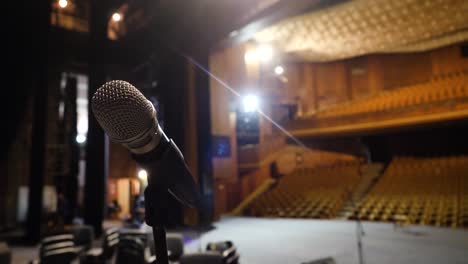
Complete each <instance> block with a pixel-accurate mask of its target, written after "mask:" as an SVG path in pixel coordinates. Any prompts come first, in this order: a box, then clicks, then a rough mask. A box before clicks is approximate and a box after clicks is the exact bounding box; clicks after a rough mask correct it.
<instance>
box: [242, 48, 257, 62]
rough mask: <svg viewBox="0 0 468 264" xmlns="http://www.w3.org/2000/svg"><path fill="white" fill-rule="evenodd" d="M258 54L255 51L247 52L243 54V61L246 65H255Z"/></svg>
mask: <svg viewBox="0 0 468 264" xmlns="http://www.w3.org/2000/svg"><path fill="white" fill-rule="evenodd" d="M258 59H259V58H258V54H257V51H256V50H248V51H247V52H245V55H244V60H245V63H246V64H255V63H257V62H258Z"/></svg>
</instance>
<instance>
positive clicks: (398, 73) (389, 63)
mask: <svg viewBox="0 0 468 264" xmlns="http://www.w3.org/2000/svg"><path fill="white" fill-rule="evenodd" d="M380 60H381V62H382V63H381V65H382V78H383V88H384V89H386V90H391V89H394V88H399V87H402V86H408V85H414V84H418V83H424V82H427V81H429V80H430V78H431V75H432V65H431V63H432V62H431V57H430V54H429V53H427V52H424V53H408V54H386V55H381V56H380Z"/></svg>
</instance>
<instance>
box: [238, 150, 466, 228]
mask: <svg viewBox="0 0 468 264" xmlns="http://www.w3.org/2000/svg"><path fill="white" fill-rule="evenodd" d="M359 171H360V169H359V165H358V164H357V163H351V164H346V165H333V166H329V167H321V168H315V169H299V170H296V171H295V172H294V173H292V174H291V175H286V176H285V177H284V178H283V179H281V180H280V182H279V184H278V185H277V186H276V187H275V188H273V189H272V190H270V191H268V192H266V193H264V194H263V195H261V196H260V197H258V198H257V199H256V200H255V201H254V202H253V203H252V204H251V205H250V206H249V207H248V209H247V210H246V213H247V214H248V215H252V216H262V217H289V218H334V217H336V216H337V212H338V211H339V210H340V209H341V208H343V205H344V204H345V203H346V202H347V201H349V199H350V195H349V194H350V193H351V192H352V191H353V189H354V188H355V186H356V185H357V184H358V182H359V181H360V176H359V175H360V173H359ZM467 173H468V156H448V157H434V158H415V157H396V158H394V159H393V161H392V162H391V163H390V164H389V166H388V167H387V169H386V170H385V172H384V173H383V174H382V176H381V177H380V178H379V179H378V181H377V183H376V184H375V185H374V186H373V187H372V188H371V190H370V191H369V193H368V194H367V195H365V196H364V197H363V198H362V199H361V200H360V201H358V203H357V206H356V207H355V208H354V209H352V210H353V211H352V212H351V214H350V215H349V216H348V218H349V219H362V220H368V221H392V222H393V221H395V219H398V218H404V219H406V220H405V221H406V222H407V223H410V224H422V225H435V226H447V227H468V175H467Z"/></svg>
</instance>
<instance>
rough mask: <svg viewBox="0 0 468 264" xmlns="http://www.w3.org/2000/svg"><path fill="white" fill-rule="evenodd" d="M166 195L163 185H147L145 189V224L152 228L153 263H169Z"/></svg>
mask: <svg viewBox="0 0 468 264" xmlns="http://www.w3.org/2000/svg"><path fill="white" fill-rule="evenodd" d="M167 195H168V192H167V188H165V185H151V186H150V185H148V187H147V188H146V190H145V212H146V213H145V217H146V224H147V225H149V226H151V227H152V229H153V240H154V247H155V248H154V249H155V253H156V261H155V262H154V263H153V264H169V258H168V254H167V242H166V227H165V221H164V220H165V216H167ZM146 201H148V202H146Z"/></svg>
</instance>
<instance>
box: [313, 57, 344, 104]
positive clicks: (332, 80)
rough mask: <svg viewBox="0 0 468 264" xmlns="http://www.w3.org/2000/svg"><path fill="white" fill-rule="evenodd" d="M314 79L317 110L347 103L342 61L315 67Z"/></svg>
mask: <svg viewBox="0 0 468 264" xmlns="http://www.w3.org/2000/svg"><path fill="white" fill-rule="evenodd" d="M316 78H317V82H316V84H317V96H318V98H317V100H318V107H319V108H324V107H327V106H331V105H334V104H339V103H341V102H345V101H347V99H348V93H347V87H346V68H345V63H344V62H343V61H338V62H331V63H323V64H321V65H320V66H318V67H317V72H316Z"/></svg>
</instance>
